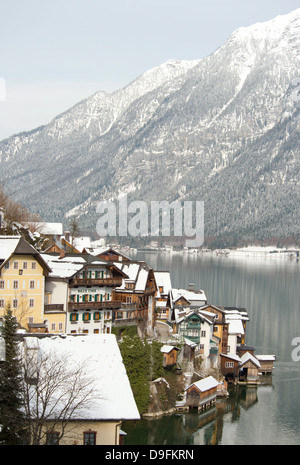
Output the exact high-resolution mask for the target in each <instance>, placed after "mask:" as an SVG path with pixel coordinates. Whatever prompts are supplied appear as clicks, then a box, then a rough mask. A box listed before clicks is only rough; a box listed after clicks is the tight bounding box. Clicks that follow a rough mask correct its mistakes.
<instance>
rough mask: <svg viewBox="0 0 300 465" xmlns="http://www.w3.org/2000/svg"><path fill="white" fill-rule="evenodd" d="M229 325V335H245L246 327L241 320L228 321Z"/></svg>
mask: <svg viewBox="0 0 300 465" xmlns="http://www.w3.org/2000/svg"><path fill="white" fill-rule="evenodd" d="M226 323H229V325H228V333H229V334H244V333H245V331H244V326H243V323H242V321H241V320H229V321H226Z"/></svg>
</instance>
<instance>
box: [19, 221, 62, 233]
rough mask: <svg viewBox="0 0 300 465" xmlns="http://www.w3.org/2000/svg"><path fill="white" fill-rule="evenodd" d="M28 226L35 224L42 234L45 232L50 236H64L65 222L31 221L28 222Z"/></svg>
mask: <svg viewBox="0 0 300 465" xmlns="http://www.w3.org/2000/svg"><path fill="white" fill-rule="evenodd" d="M26 225H27V226H31V225H32V226H34V227H35V228H37V230H38V232H39V233H40V234H45V235H48V236H62V235H63V230H64V228H63V224H62V223H44V222H35V223H32V222H29V223H26Z"/></svg>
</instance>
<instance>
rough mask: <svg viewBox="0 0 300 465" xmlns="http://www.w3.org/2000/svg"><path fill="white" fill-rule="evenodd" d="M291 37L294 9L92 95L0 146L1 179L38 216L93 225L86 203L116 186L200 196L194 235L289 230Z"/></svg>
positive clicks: (293, 231)
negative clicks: (198, 228) (199, 222)
mask: <svg viewBox="0 0 300 465" xmlns="http://www.w3.org/2000/svg"><path fill="white" fill-rule="evenodd" d="M299 36H300V9H298V10H295V11H294V12H292V13H290V14H289V15H283V16H278V17H276V18H274V19H272V20H270V21H268V22H266V23H256V24H254V25H253V26H249V27H247V28H239V29H237V30H236V31H234V32H233V33H232V34H231V35H230V36H229V38H228V40H227V41H226V42H225V44H224V45H223V46H221V47H219V48H218V49H217V50H216V51H215V52H213V53H212V54H210V55H209V56H208V57H205V58H203V59H201V60H193V61H187V60H169V61H168V62H166V63H163V64H162V65H159V66H157V67H155V68H152V69H150V70H148V71H146V72H145V73H144V74H143V75H141V76H139V77H138V78H137V79H135V80H134V81H132V82H131V83H129V84H128V85H127V86H125V87H124V88H123V89H120V90H118V91H115V92H113V93H112V94H107V93H106V92H103V91H100V92H97V93H95V94H93V96H90V97H88V98H87V99H84V100H82V101H81V102H78V103H77V104H76V105H74V106H73V107H72V108H71V109H69V110H66V111H65V112H63V113H62V114H60V115H58V116H57V117H56V118H54V119H53V120H52V121H51V122H50V123H49V124H47V125H44V126H41V127H40V128H36V129H35V130H33V131H30V132H26V133H20V134H17V135H15V136H12V137H11V138H8V139H5V140H4V141H2V142H0V168H1V171H2V172H3V173H4V175H3V176H2V178H3V179H2V181H4V182H5V184H7V183H8V184H9V186H10V188H12V189H13V191H14V192H16V198H17V200H20V201H22V202H23V203H24V204H25V205H26V206H27V207H30V208H31V209H33V210H35V211H36V212H37V213H39V214H41V216H42V217H44V218H46V220H47V221H49V220H53V221H54V220H56V221H57V220H59V221H64V222H67V221H68V220H69V219H70V218H71V217H72V215H76V217H78V218H79V219H81V222H82V224H84V225H85V226H86V227H88V228H90V229H94V230H95V227H96V226H95V225H96V221H97V214H96V211H95V209H96V205H97V203H98V202H99V201H100V200H104V199H112V200H117V199H118V197H119V196H121V195H124V194H127V195H128V199H129V200H145V201H147V202H150V201H151V200H168V201H172V200H176V199H178V200H180V201H183V200H194V201H195V200H203V201H204V203H205V228H206V231H205V235H206V236H216V235H228V234H229V235H234V236H235V237H250V236H252V237H258V236H259V237H260V236H261V237H266V236H288V235H298V234H300V227H299V226H298V224H297V216H298V217H299V205H300V203H299V200H300V199H299V181H298V180H299V174H300V161H299V148H298V147H299V128H300V120H299V100H300V99H299V100H297V99H295V85H294V84H293V82H294V81H293V80H294V79H295V78H297V76H298V74H297V73H298V72H299V71H298V70H299V69H300V67H299V64H300V60H299V53H298V50H300V41H299ZM49 173H51V176H50V175H49ZM28 185H30V187H31V189H28ZM246 186H247V187H246ZM279 219H280V224H278V221H279Z"/></svg>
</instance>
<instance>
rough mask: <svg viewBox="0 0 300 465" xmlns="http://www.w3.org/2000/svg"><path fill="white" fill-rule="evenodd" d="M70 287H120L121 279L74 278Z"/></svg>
mask: <svg viewBox="0 0 300 465" xmlns="http://www.w3.org/2000/svg"><path fill="white" fill-rule="evenodd" d="M70 286H71V287H72V286H114V287H119V286H122V278H74V279H73V280H72V282H71V284H70Z"/></svg>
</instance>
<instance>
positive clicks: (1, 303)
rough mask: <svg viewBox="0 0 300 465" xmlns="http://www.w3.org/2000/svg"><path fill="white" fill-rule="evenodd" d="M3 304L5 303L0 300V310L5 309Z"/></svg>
mask: <svg viewBox="0 0 300 465" xmlns="http://www.w3.org/2000/svg"><path fill="white" fill-rule="evenodd" d="M4 303H5V302H4V299H0V308H4V307H5V305H4Z"/></svg>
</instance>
